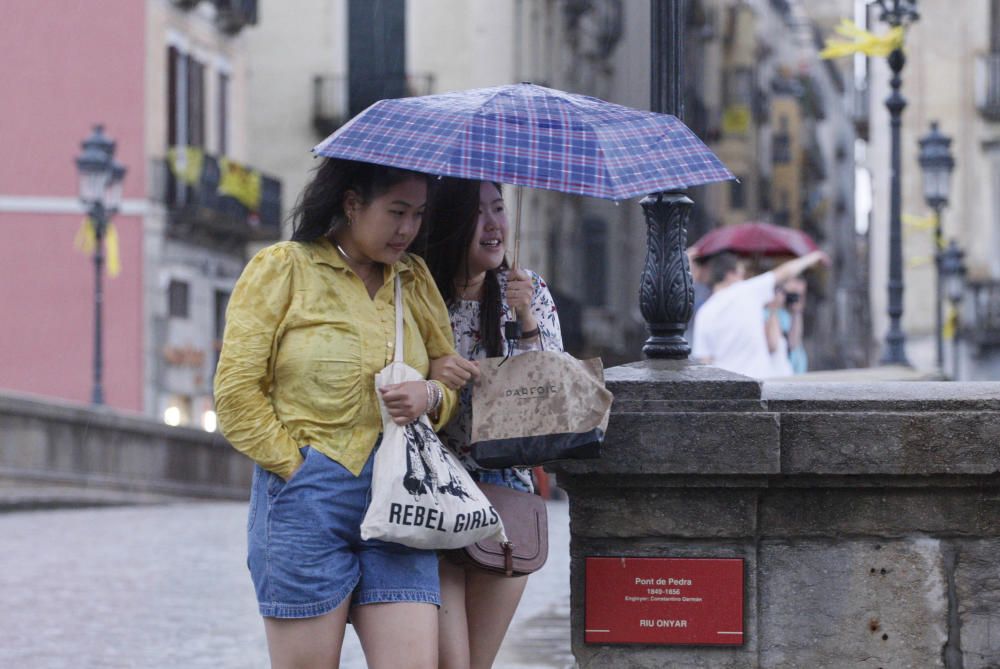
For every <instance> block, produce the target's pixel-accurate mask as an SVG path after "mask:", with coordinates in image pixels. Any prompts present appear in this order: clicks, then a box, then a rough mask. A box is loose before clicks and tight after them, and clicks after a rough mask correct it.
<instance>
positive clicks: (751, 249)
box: [693, 221, 819, 258]
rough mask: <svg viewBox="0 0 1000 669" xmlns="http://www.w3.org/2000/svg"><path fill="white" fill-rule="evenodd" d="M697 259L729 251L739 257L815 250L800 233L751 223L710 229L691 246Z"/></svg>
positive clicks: (800, 253)
mask: <svg viewBox="0 0 1000 669" xmlns="http://www.w3.org/2000/svg"><path fill="white" fill-rule="evenodd" d="M693 248H694V251H695V253H694V255H695V257H697V258H704V257H706V256H710V255H715V254H716V253H722V252H723V251H730V252H732V253H736V254H739V255H763V256H787V255H793V256H804V255H806V254H807V253H811V252H812V251H816V250H817V249H818V248H819V247H818V246H816V242H814V241H813V240H812V238H811V237H810V236H809V235H807V234H806V233H804V232H802V231H801V230H796V229H794V228H786V227H783V226H780V225H774V224H773V223H764V222H762V221H753V222H748V223H740V224H738V225H725V226H723V227H721V228H716V229H715V230H712V231H711V232H709V233H708V234H706V235H705V236H704V237H702V238H701V239H699V240H698V241H697V242H695V244H694V247H693Z"/></svg>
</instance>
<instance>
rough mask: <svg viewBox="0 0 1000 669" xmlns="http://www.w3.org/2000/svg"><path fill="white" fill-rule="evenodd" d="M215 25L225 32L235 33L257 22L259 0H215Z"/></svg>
mask: <svg viewBox="0 0 1000 669" xmlns="http://www.w3.org/2000/svg"><path fill="white" fill-rule="evenodd" d="M214 2H215V10H216V14H215V25H217V26H218V27H219V30H221V31H222V32H224V33H228V34H230V35H235V34H236V33H238V32H239V31H241V30H243V29H244V28H245V27H247V26H252V25H256V24H257V0H214Z"/></svg>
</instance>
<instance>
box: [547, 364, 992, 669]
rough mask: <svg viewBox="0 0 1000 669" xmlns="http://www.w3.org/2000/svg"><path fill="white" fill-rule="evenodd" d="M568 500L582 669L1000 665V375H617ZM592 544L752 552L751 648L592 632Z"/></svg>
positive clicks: (652, 553)
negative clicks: (893, 379)
mask: <svg viewBox="0 0 1000 669" xmlns="http://www.w3.org/2000/svg"><path fill="white" fill-rule="evenodd" d="M607 378H608V385H609V387H610V388H611V390H612V391H613V392H614V393H615V397H616V399H615V404H614V407H613V415H612V419H611V424H610V427H609V429H608V438H607V443H606V449H605V453H604V456H603V458H602V459H601V460H599V461H588V462H576V463H564V464H560V465H558V466H553V467H551V470H553V471H556V472H557V474H558V479H559V482H560V485H562V486H563V487H565V488H566V489H567V491H568V492H569V496H570V519H571V531H572V547H571V567H572V576H571V581H572V627H573V650H574V653H575V655H576V657H577V659H578V661H579V664H580V666H581V667H583V668H586V669H596V668H598V667H602V668H603V667H615V668H622V667H648V668H649V669H653V668H656V669H660V668H663V667H671V668H672V669H682V668H689V667H690V668H695V667H697V668H705V669H708V668H712V669H736V668H750V667H767V668H778V667H787V668H789V669H790V668H793V667H794V668H805V667H809V668H810V669H816V668H820V667H830V668H838V669H839V668H842V667H868V668H871V669H878V668H880V667H882V668H884V669H889V668H890V667H893V668H895V667H914V668H919V669H928V668H931V667H948V668H949V669H957V668H959V667H961V668H964V669H970V668H973V667H978V668H985V667H1000V476H998V474H997V471H998V468H1000V384H994V383H990V384H986V383H983V384H956V383H893V384H874V385H848V384H809V383H786V384H774V385H771V384H768V385H765V386H763V388H762V387H761V385H760V384H758V383H756V382H754V381H752V380H750V379H747V378H744V377H739V376H734V375H730V374H728V373H725V372H721V371H720V370H716V369H712V368H709V367H704V366H698V365H694V364H691V363H688V362H683V363H681V362H667V361H655V362H654V361H646V362H642V363H635V364H633V365H626V366H623V367H616V368H613V369H609V370H608V373H607ZM588 556H635V557H739V558H743V559H744V560H745V569H746V572H745V574H744V579H745V584H746V585H745V593H746V595H745V609H744V621H745V633H746V636H745V643H744V645H743V646H742V647H737V648H721V647H697V648H696V647H682V646H671V647H665V646H642V645H637V646H613V645H607V646H604V645H592V644H585V643H584V639H583V636H584V635H583V630H584V602H585V596H586V595H585V588H584V571H585V562H584V560H585V558H586V557H588Z"/></svg>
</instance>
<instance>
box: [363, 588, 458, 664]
mask: <svg viewBox="0 0 1000 669" xmlns="http://www.w3.org/2000/svg"><path fill="white" fill-rule="evenodd" d="M351 622H352V623H354V629H355V630H357V633H358V638H359V639H361V648H362V649H364V651H365V660H366V661H367V663H368V669H436V668H437V663H438V614H437V607H436V606H435V605H433V604H423V603H417V602H392V603H385V604H365V605H364V606H355V607H354V608H353V609H351Z"/></svg>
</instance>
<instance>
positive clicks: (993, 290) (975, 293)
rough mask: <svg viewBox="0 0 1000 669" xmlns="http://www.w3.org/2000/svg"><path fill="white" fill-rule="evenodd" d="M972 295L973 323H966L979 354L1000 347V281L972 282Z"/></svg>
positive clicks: (970, 286) (968, 332) (967, 331)
mask: <svg viewBox="0 0 1000 669" xmlns="http://www.w3.org/2000/svg"><path fill="white" fill-rule="evenodd" d="M969 290H970V291H971V294H972V305H971V314H970V316H971V320H972V322H971V323H966V324H965V327H964V328H963V334H965V333H967V334H968V337H969V339H970V341H971V342H972V345H973V346H974V347H975V351H976V353H977V355H978V354H982V353H984V352H986V351H987V350H988V349H991V348H996V347H1000V280H998V279H992V280H985V281H970V282H969Z"/></svg>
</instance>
